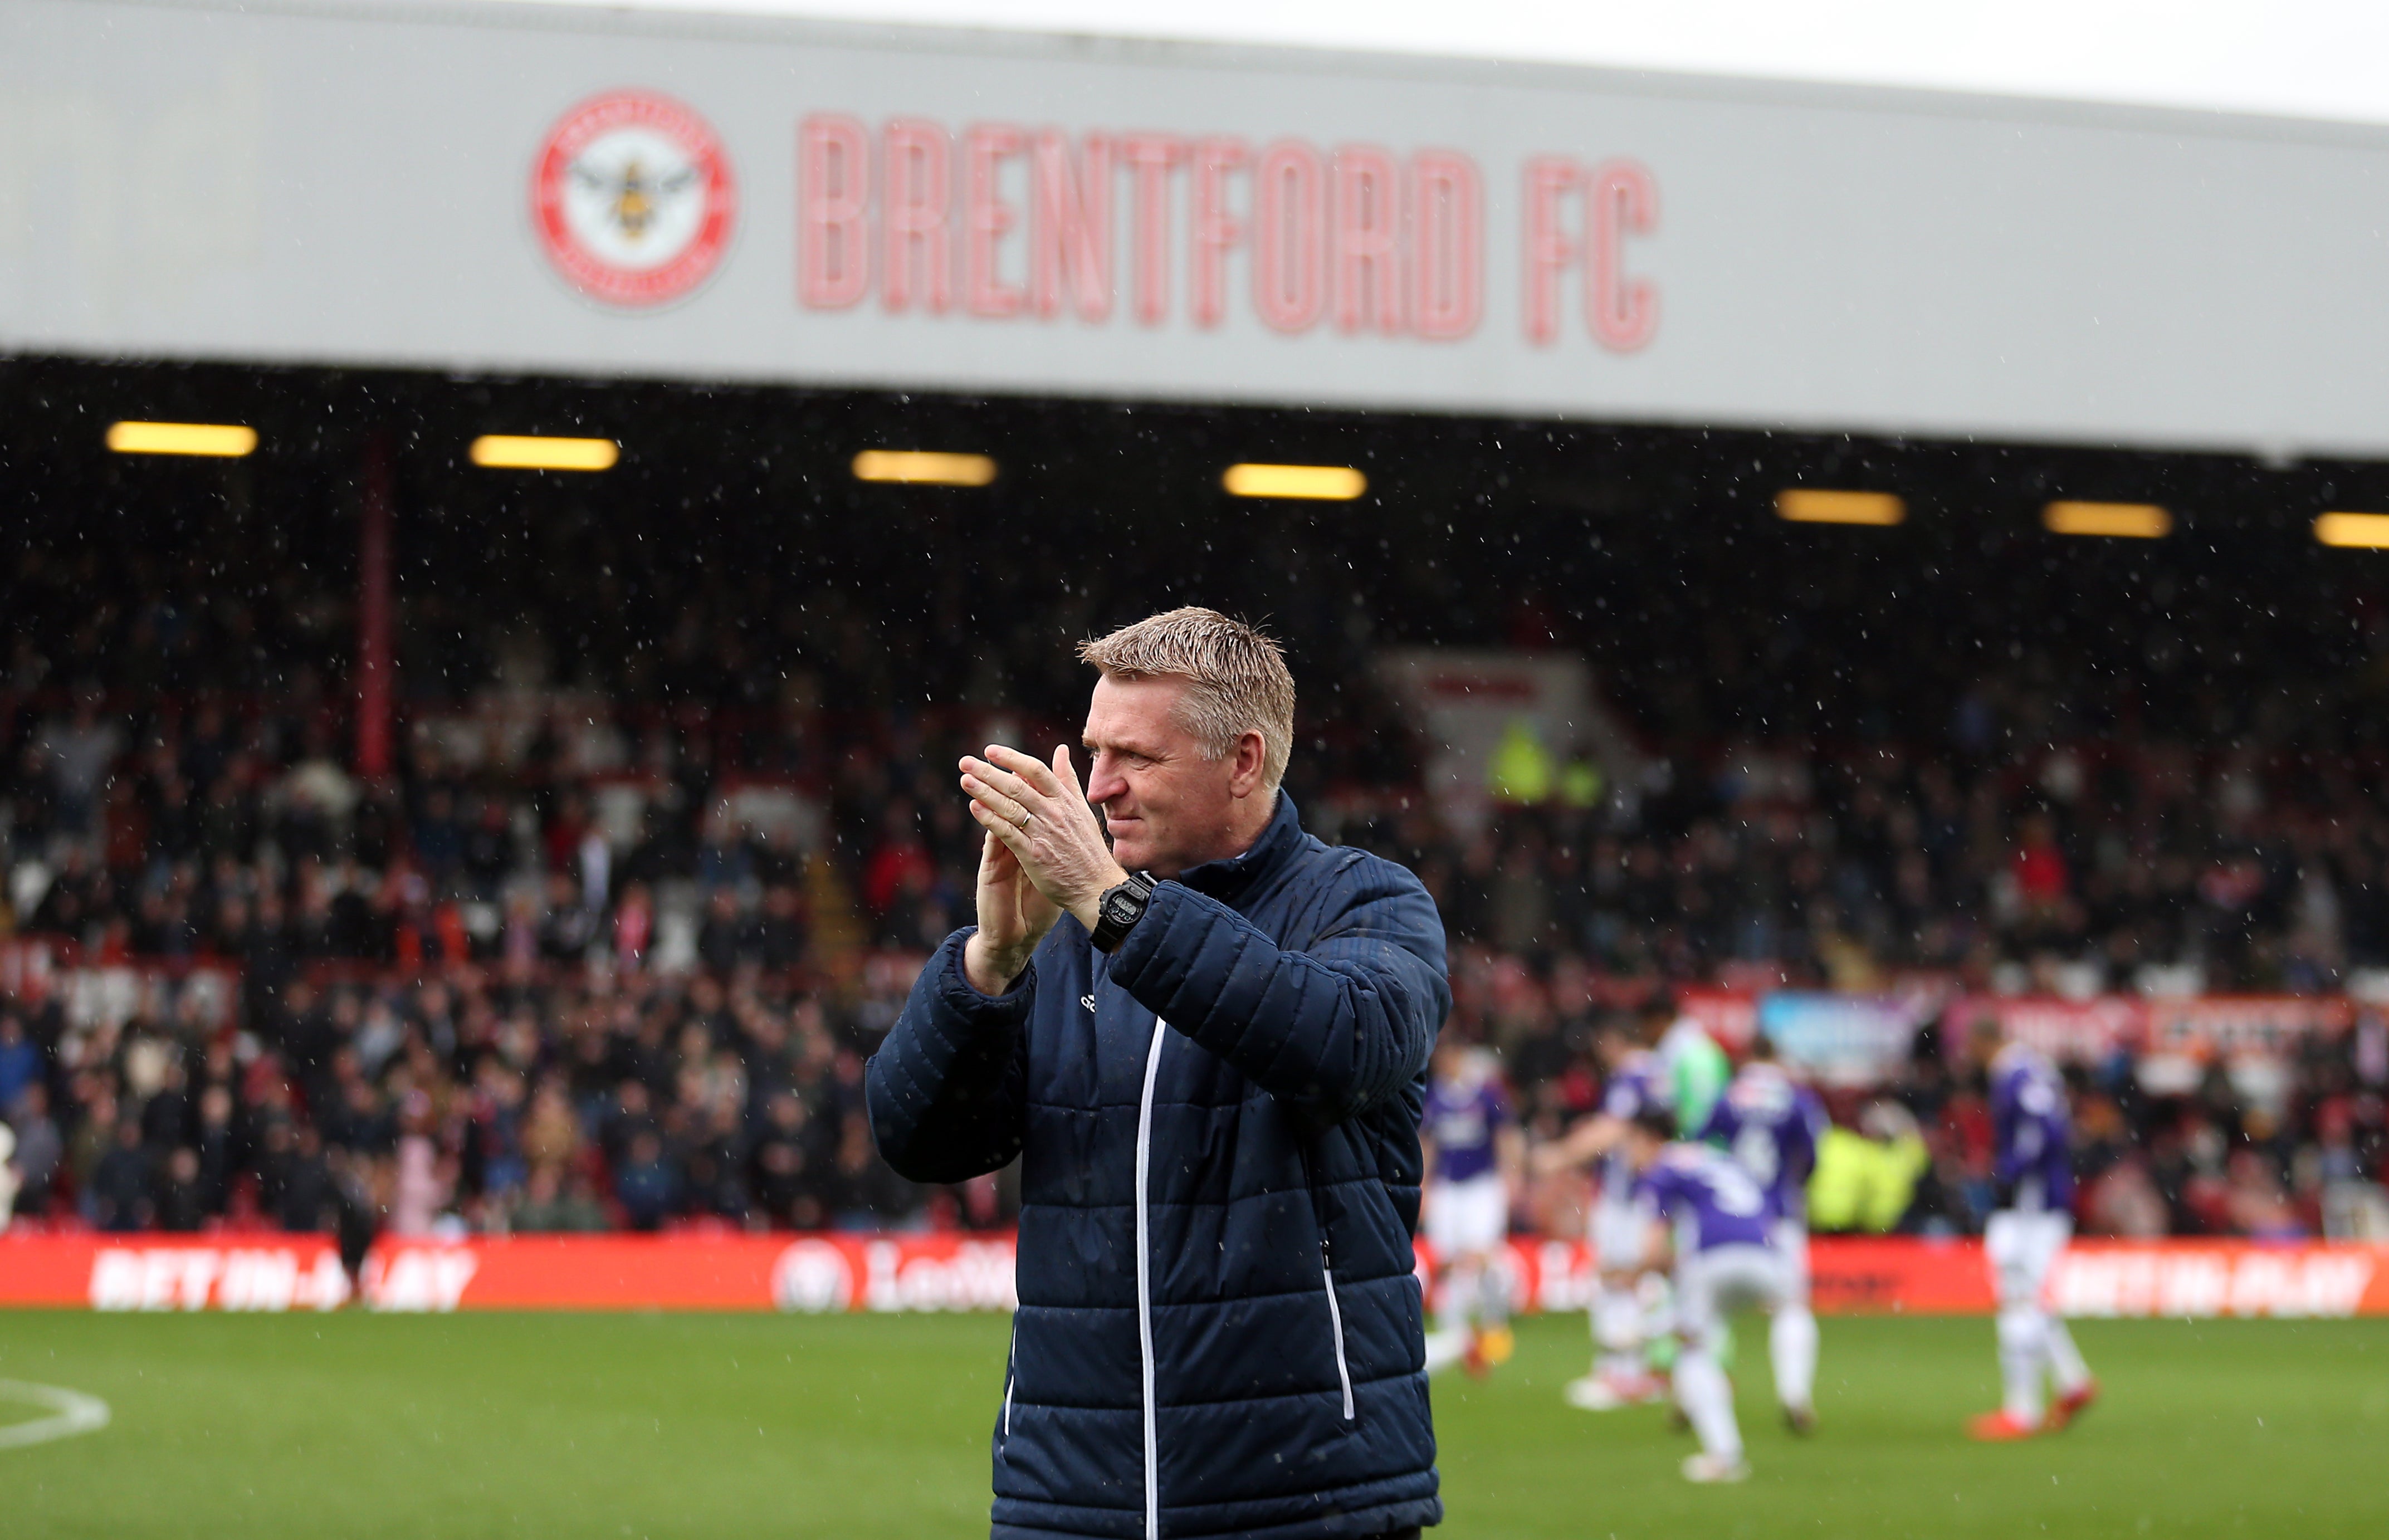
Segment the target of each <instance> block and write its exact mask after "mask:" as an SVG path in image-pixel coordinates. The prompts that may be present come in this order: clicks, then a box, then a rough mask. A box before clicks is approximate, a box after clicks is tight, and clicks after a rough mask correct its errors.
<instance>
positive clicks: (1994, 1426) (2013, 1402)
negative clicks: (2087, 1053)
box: [1967, 1019, 2099, 1441]
mask: <svg viewBox="0 0 2389 1540" xmlns="http://www.w3.org/2000/svg"><path fill="white" fill-rule="evenodd" d="M1967 1047H1968V1049H1969V1050H1970V1051H1971V1052H1972V1053H1973V1055H1974V1062H1975V1063H1978V1064H1981V1065H1983V1066H1984V1067H1985V1069H1986V1070H1987V1073H1988V1075H1989V1077H1990V1090H1991V1140H1992V1157H1993V1169H1992V1176H1993V1178H1994V1180H1995V1181H1996V1182H1997V1184H1998V1188H1999V1208H1998V1209H1997V1211H1995V1212H1994V1213H1993V1214H1992V1215H1991V1218H1990V1223H1989V1224H1988V1225H1987V1226H1986V1227H1985V1228H1984V1230H1983V1254H1984V1256H1985V1257H1986V1259H1987V1260H1988V1262H1989V1263H1990V1266H1991V1284H1992V1288H1993V1290H1994V1291H1995V1292H1996V1293H1997V1295H1998V1299H1999V1378H2000V1380H2001V1381H2003V1382H2004V1385H2005V1390H2006V1394H2005V1396H2004V1397H2003V1402H2002V1405H2001V1406H2000V1407H1999V1410H1998V1411H1995V1412H1985V1413H1984V1414H1983V1415H1981V1416H1980V1417H1977V1418H1975V1419H1974V1420H1973V1421H1972V1422H1971V1423H1969V1424H1968V1425H1967V1432H1969V1433H1971V1434H1973V1435H1974V1437H1975V1438H1978V1439H1987V1440H1992V1441H2004V1440H2008V1439H2019V1438H2030V1437H2032V1436H2033V1435H2034V1434H2035V1433H2040V1432H2055V1431H2057V1430H2058V1429H2060V1428H2063V1427H2064V1426H2066V1425H2067V1424H2068V1423H2070V1422H2072V1421H2073V1420H2074V1419H2076V1417H2079V1416H2080V1415H2081V1414H2082V1413H2083V1412H2084V1411H2085V1410H2086V1409H2088V1408H2089V1405H2090V1403H2091V1402H2093V1401H2095V1400H2097V1399H2098V1396H2099V1382H2098V1381H2096V1380H2093V1379H2092V1378H2090V1368H2089V1365H2087V1364H2085V1363H2084V1362H2083V1361H2082V1354H2081V1351H2080V1350H2079V1349H2077V1348H2076V1346H2075V1345H2074V1334H2073V1333H2072V1332H2071V1331H2068V1330H2066V1328H2065V1322H2064V1321H2063V1319H2062V1318H2060V1317H2056V1316H2053V1315H2051V1314H2050V1313H2049V1311H2048V1309H2047V1308H2046V1307H2045V1306H2044V1305H2042V1303H2041V1292H2042V1290H2043V1288H2044V1287H2045V1286H2046V1284H2047V1282H2048V1279H2049V1273H2050V1268H2052V1267H2053V1266H2056V1264H2057V1259H2058V1257H2059V1256H2060V1255H2062V1254H2063V1253H2064V1251H2065V1243H2066V1241H2069V1240H2071V1239H2072V1238H2073V1235H2074V1214H2073V1208H2074V1162H2073V1139H2072V1133H2073V1128H2072V1122H2071V1119H2070V1118H2069V1117H2068V1115H2067V1114H2066V1106H2065V1082H2064V1081H2063V1079H2061V1078H2060V1077H2059V1075H2058V1073H2057V1070H2056V1068H2055V1067H2054V1066H2052V1065H2051V1064H2050V1062H2049V1061H2048V1060H2047V1059H2044V1058H2042V1057H2041V1056H2040V1055H2039V1054H2038V1053H2036V1052H2034V1051H2033V1050H2031V1049H2029V1048H2027V1047H2025V1045H2024V1044H2022V1043H2014V1042H2008V1041H2006V1040H2005V1034H2004V1033H2003V1032H2002V1031H2001V1030H2000V1027H1999V1023H1998V1022H1997V1021H1995V1020H1989V1019H1986V1020H1984V1021H1981V1022H1978V1023H1976V1024H1975V1025H1974V1032H1973V1034H1972V1036H1971V1037H1970V1038H1969V1040H1968V1043H1967ZM2044 1374H2046V1375H2047V1376H2048V1378H2049V1380H2050V1382H2051V1383H2053V1384H2054V1385H2055V1387H2056V1390H2057V1401H2056V1404H2055V1405H2054V1406H2050V1408H2049V1409H2048V1411H2047V1412H2046V1413H2044V1412H2043V1411H2042V1409H2041V1394H2042V1387H2041V1378H2042V1376H2043V1375H2044Z"/></svg>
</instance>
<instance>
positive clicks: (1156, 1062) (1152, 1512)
mask: <svg viewBox="0 0 2389 1540" xmlns="http://www.w3.org/2000/svg"><path fill="white" fill-rule="evenodd" d="M1168 1036H1169V1023H1168V1022H1165V1021H1163V1020H1161V1019H1160V1018H1159V1017H1157V1016H1156V1018H1154V1023H1153V1047H1152V1048H1151V1049H1149V1050H1146V1052H1145V1056H1144V1096H1143V1100H1142V1101H1139V1102H1138V1103H1137V1109H1136V1345H1137V1352H1138V1355H1139V1356H1140V1357H1141V1358H1142V1360H1143V1363H1142V1365H1141V1367H1142V1368H1143V1371H1144V1537H1145V1540H1161V1470H1160V1464H1161V1445H1160V1438H1159V1435H1158V1434H1157V1432H1156V1429H1155V1405H1154V1391H1153V1217H1152V1198H1153V1194H1152V1191H1151V1188H1150V1182H1151V1178H1152V1174H1153V1088H1154V1086H1155V1084H1156V1082H1157V1081H1159V1080H1160V1078H1161V1040H1162V1039H1163V1038H1164V1037H1168Z"/></svg>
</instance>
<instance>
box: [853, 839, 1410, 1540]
mask: <svg viewBox="0 0 2389 1540" xmlns="http://www.w3.org/2000/svg"><path fill="white" fill-rule="evenodd" d="M968 935H969V932H967V931H964V932H960V933H957V934H956V935H953V936H952V937H949V938H948V940H947V941H946V944H945V946H944V947H943V948H940V949H939V952H938V954H937V955H936V956H935V957H933V958H931V959H930V960H929V964H928V966H927V967H926V968H925V969H924V970H923V971H922V974H921V977H920V980H919V982H918V983H917V984H916V985H915V986H913V996H912V999H911V1000H910V1001H908V1002H907V1003H906V1005H905V1007H904V1012H903V1014H902V1015H901V1017H899V1018H898V1020H897V1023H896V1026H895V1028H894V1030H893V1031H892V1032H890V1033H889V1034H888V1041H887V1043H886V1044H885V1045H884V1046H883V1047H882V1048H881V1049H880V1050H879V1052H878V1054H877V1055H876V1056H875V1058H873V1060H872V1061H871V1065H870V1072H869V1078H868V1096H869V1105H870V1112H871V1126H872V1129H873V1131H874V1133H875V1135H876V1137H877V1139H878V1141H879V1149H880V1152H881V1153H882V1154H883V1155H885V1156H886V1157H887V1160H888V1164H889V1165H892V1166H894V1167H895V1168H896V1169H897V1170H898V1171H900V1172H902V1173H903V1174H904V1175H905V1176H907V1177H912V1178H913V1179H914V1180H916V1181H933V1182H951V1181H959V1180H961V1179H963V1178H965V1177H972V1176H976V1175H977V1174H979V1173H981V1172H985V1171H991V1170H994V1169H996V1168H997V1167H999V1166H1002V1165H1005V1164H1006V1163H1007V1162H1009V1161H1010V1160H1011V1159H1012V1158H1013V1157H1014V1156H1015V1155H1018V1156H1019V1157H1021V1213H1020V1253H1019V1292H1020V1311H1019V1314H1018V1315H1017V1316H1016V1317H1015V1318H1014V1323H1013V1348H1012V1363H1011V1368H1010V1370H1009V1372H1008V1373H1007V1374H1006V1376H1005V1382H1004V1397H1003V1409H1002V1411H1001V1412H1000V1413H999V1414H998V1417H997V1422H996V1432H995V1508H994V1527H993V1533H994V1534H995V1535H996V1536H997V1537H998V1540H1027V1537H1029V1536H1037V1535H1057V1534H1068V1535H1105V1536H1114V1537H1117V1540H1163V1537H1165V1536H1167V1537H1169V1540H1179V1537H1194V1536H1228V1535H1266V1536H1270V1537H1271V1540H1309V1537H1311V1536H1328V1535H1337V1536H1361V1535H1371V1534H1384V1533H1386V1532H1387V1531H1392V1530H1399V1529H1407V1528H1409V1527H1411V1526H1412V1525H1416V1524H1432V1523H1435V1522H1437V1521H1439V1520H1440V1519H1441V1518H1442V1516H1443V1507H1442V1504H1441V1502H1440V1501H1438V1499H1437V1496H1436V1470H1435V1431H1434V1424H1433V1421H1432V1419H1431V1418H1430V1416H1429V1413H1428V1408H1427V1382H1426V1374H1425V1372H1424V1364H1423V1356H1424V1337H1423V1320H1422V1316H1421V1308H1420V1298H1419V1287H1418V1282H1417V1280H1416V1279H1415V1278H1414V1277H1413V1276H1412V1254H1411V1229H1412V1224H1413V1222H1414V1221H1415V1220H1416V1218H1417V1214H1418V1182H1419V1143H1418V1124H1419V1109H1420V1104H1421V1101H1422V1099H1423V1097H1424V1088H1425V1069H1426V1063H1427V1057H1428V1054H1429V1052H1430V1050H1432V1048H1433V1047H1434V1042H1435V1035H1436V1033H1437V1030H1438V1029H1439V1028H1440V1027H1441V1025H1442V1024H1443V1018H1444V1015H1445V1013H1446V1012H1447V1011H1449V1010H1450V1004H1451V991H1450V984H1449V982H1448V980H1447V978H1446V975H1445V966H1444V948H1443V923H1442V921H1441V920H1440V918H1439V917H1438V916H1437V913H1436V910H1435V904H1434V901H1433V900H1432V899H1431V898H1429V897H1427V894H1426V890H1425V889H1424V887H1422V886H1421V885H1419V882H1418V879H1417V878H1415V877H1413V876H1412V874H1411V873H1410V872H1406V871H1404V870H1403V869H1402V868H1400V867H1399V866H1395V865H1393V864H1392V863H1390V862H1388V861H1384V860H1380V859H1377V858H1376V857H1373V856H1371V855H1368V854H1366V853H1364V852H1362V851H1359V850H1348V849H1333V848H1330V847H1329V846H1324V845H1322V844H1321V843H1320V842H1319V841H1317V840H1315V839H1313V838H1311V837H1310V836H1309V834H1304V833H1303V832H1302V826H1301V824H1300V823H1299V822H1298V821H1297V819H1296V817H1295V811H1294V806H1293V804H1292V803H1291V802H1290V801H1289V800H1287V799H1286V798H1285V797H1284V795H1281V796H1280V797H1279V799H1278V806H1277V811H1276V816H1275V817H1274V819H1273V820H1272V821H1271V824H1270V826H1269V828H1268V830H1267V832H1265V833H1264V834H1262V835H1261V837H1260V839H1259V840H1258V842H1256V843H1255V845H1254V846H1253V847H1252V848H1251V849H1249V850H1247V851H1246V852H1245V853H1244V854H1243V855H1241V856H1238V857H1236V858H1234V859H1231V860H1224V861H1213V862H1209V863H1207V864H1206V865H1203V866H1198V867H1194V868H1193V869H1191V870H1189V871H1187V872H1184V873H1182V874H1181V876H1180V877H1179V878H1178V880H1176V881H1174V882H1166V883H1163V884H1161V885H1159V886H1158V887H1156V889H1155V890H1154V895H1153V899H1152V903H1151V905H1150V907H1149V908H1148V909H1147V910H1146V911H1145V915H1144V918H1143V920H1141V921H1140V922H1138V923H1137V925H1136V927H1135V928H1134V929H1133V930H1131V932H1130V933H1129V936H1128V939H1127V940H1126V941H1125V942H1124V943H1123V944H1122V945H1121V946H1120V948H1119V949H1118V951H1117V952H1116V953H1114V954H1112V955H1111V956H1109V957H1105V956H1104V955H1103V954H1101V953H1099V952H1097V951H1095V949H1094V948H1093V947H1092V945H1091V944H1090V942H1089V940H1088V937H1087V933H1086V931H1085V929H1084V928H1083V927H1081V926H1080V924H1079V923H1077V922H1076V921H1074V920H1072V919H1071V918H1070V917H1069V916H1067V915H1065V916H1063V918H1062V921H1061V923H1060V924H1058V925H1057V926H1055V928H1054V932H1053V934H1052V935H1048V936H1047V937H1046V938H1045V940H1044V943H1043V944H1042V945H1041V946H1040V947H1039V948H1038V949H1037V955H1036V958H1035V961H1033V962H1032V964H1031V965H1030V968H1029V971H1028V974H1025V975H1024V976H1023V977H1022V978H1021V980H1020V981H1019V982H1018V983H1017V984H1016V985H1015V986H1014V987H1013V989H1012V991H1011V992H1010V993H1009V994H1007V995H1004V996H1003V997H1001V998H994V999H991V998H990V997H988V996H985V995H982V994H980V993H979V992H978V991H977V989H976V988H974V987H972V986H971V984H970V983H969V981H968V980H967V979H965V977H964V976H963V971H962V948H963V943H964V941H965V939H966V938H967V936H968ZM1165 1023H1166V1024H1167V1025H1163V1024H1165Z"/></svg>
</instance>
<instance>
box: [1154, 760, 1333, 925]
mask: <svg viewBox="0 0 2389 1540" xmlns="http://www.w3.org/2000/svg"><path fill="white" fill-rule="evenodd" d="M1303 837H1304V836H1303V833H1302V820H1301V819H1300V818H1299V817H1298V816H1297V814H1296V813H1295V810H1294V798H1292V797H1290V796H1288V795H1285V791H1284V788H1283V787H1281V788H1280V789H1279V791H1278V794H1277V810H1276V811H1275V812H1273V813H1271V815H1270V821H1269V823H1268V825H1267V827H1265V828H1263V829H1262V830H1261V835H1260V838H1258V839H1257V840H1255V841H1253V843H1252V845H1251V846H1249V847H1247V848H1246V851H1245V853H1244V854H1243V855H1241V856H1230V857H1228V858H1226V859H1224V860H1216V861H1205V862H1203V863H1202V864H1201V865H1199V866H1190V867H1188V868H1187V869H1186V870H1185V871H1183V872H1180V873H1179V874H1178V875H1177V877H1176V878H1175V879H1173V880H1174V881H1177V882H1180V883H1183V884H1184V885H1187V886H1188V887H1191V888H1193V889H1194V891H1195V892H1197V893H1204V894H1208V895H1209V896H1210V897H1214V898H1218V899H1220V901H1222V902H1224V903H1233V902H1234V901H1235V898H1236V897H1237V896H1238V895H1239V894H1241V893H1243V892H1244V891H1245V890H1246V888H1248V887H1250V886H1252V885H1253V882H1254V880H1255V879H1256V878H1258V877H1259V876H1261V875H1262V874H1263V873H1265V872H1271V871H1274V870H1276V869H1277V868H1278V867H1280V866H1282V865H1284V863H1285V862H1286V861H1287V860H1288V859H1291V858H1292V857H1293V855H1294V853H1295V852H1296V851H1297V850H1298V849H1300V848H1301V846H1302V841H1303Z"/></svg>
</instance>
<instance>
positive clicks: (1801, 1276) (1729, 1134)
mask: <svg viewBox="0 0 2389 1540" xmlns="http://www.w3.org/2000/svg"><path fill="white" fill-rule="evenodd" d="M1827 1121H1828V1120H1827V1118H1826V1116H1825V1104H1824V1103H1823V1102H1822V1101H1819V1100H1818V1099H1817V1093H1816V1092H1815V1091H1812V1090H1810V1089H1809V1088H1808V1087H1806V1086H1804V1085H1802V1084H1800V1083H1799V1082H1798V1081H1796V1080H1795V1079H1793V1078H1792V1076H1791V1075H1790V1074H1789V1073H1787V1072H1786V1071H1785V1070H1784V1068H1783V1066H1782V1064H1781V1063H1777V1062H1776V1058H1775V1045H1774V1044H1773V1043H1772V1042H1770V1041H1769V1039H1768V1038H1766V1037H1757V1038H1754V1039H1753V1040H1752V1042H1751V1045H1750V1052H1749V1057H1748V1058H1747V1059H1746V1060H1745V1061H1744V1063H1743V1066H1742V1068H1741V1069H1740V1070H1738V1071H1736V1072H1735V1074H1734V1077H1733V1079H1732V1081H1731V1083H1729V1084H1728V1085H1727V1087H1726V1089H1725V1094H1724V1095H1723V1096H1721V1097H1719V1098H1718V1103H1717V1106H1716V1108H1715V1109H1714V1110H1713V1111H1711V1112H1710V1114H1709V1120H1708V1124H1707V1126H1705V1127H1704V1128H1702V1129H1701V1138H1702V1139H1704V1140H1705V1141H1706V1142H1708V1143H1710V1144H1715V1145H1721V1146H1723V1147H1724V1149H1725V1150H1726V1152H1728V1153H1729V1154H1731V1155H1732V1157H1733V1158H1734V1160H1735V1161H1736V1162H1737V1163H1738V1164H1739V1165H1741V1166H1742V1168H1743V1169H1744V1171H1747V1172H1749V1173H1750V1175H1751V1177H1752V1178H1753V1179H1754V1180H1756V1181H1757V1183H1758V1185H1759V1187H1760V1188H1761V1189H1763V1190H1765V1192H1766V1194H1767V1201H1768V1205H1769V1208H1770V1209H1771V1210H1772V1211H1773V1213H1774V1215H1775V1229H1774V1237H1773V1239H1774V1245H1775V1251H1776V1254H1777V1255H1778V1256H1779V1257H1780V1258H1781V1259H1782V1268H1783V1277H1784V1280H1785V1298H1784V1301H1783V1304H1782V1306H1781V1307H1780V1308H1778V1309H1777V1310H1776V1312H1775V1315H1774V1318H1773V1319H1772V1320H1771V1321H1770V1322H1769V1324H1768V1329H1767V1331H1768V1335H1767V1347H1768V1356H1769V1359H1770V1361H1771V1362H1772V1363H1773V1364H1774V1367H1775V1383H1776V1384H1777V1385H1778V1386H1779V1387H1781V1386H1784V1385H1814V1384H1815V1383H1816V1382H1817V1317H1816V1313H1815V1312H1814V1311H1813V1310H1811V1309H1810V1308H1809V1307H1808V1175H1809V1173H1810V1172H1812V1171H1814V1170H1816V1169H1817V1142H1818V1140H1820V1139H1823V1138H1824V1135H1825V1128H1826V1124H1827ZM1783 1417H1784V1420H1785V1421H1786V1422H1788V1423H1789V1424H1790V1425H1791V1427H1792V1431H1793V1432H1795V1433H1809V1432H1815V1431H1816V1427H1817V1412H1816V1408H1815V1407H1814V1406H1812V1405H1810V1404H1809V1401H1808V1397H1807V1396H1806V1395H1803V1396H1800V1397H1798V1398H1796V1399H1795V1398H1794V1397H1792V1396H1789V1395H1786V1396H1785V1397H1783Z"/></svg>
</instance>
